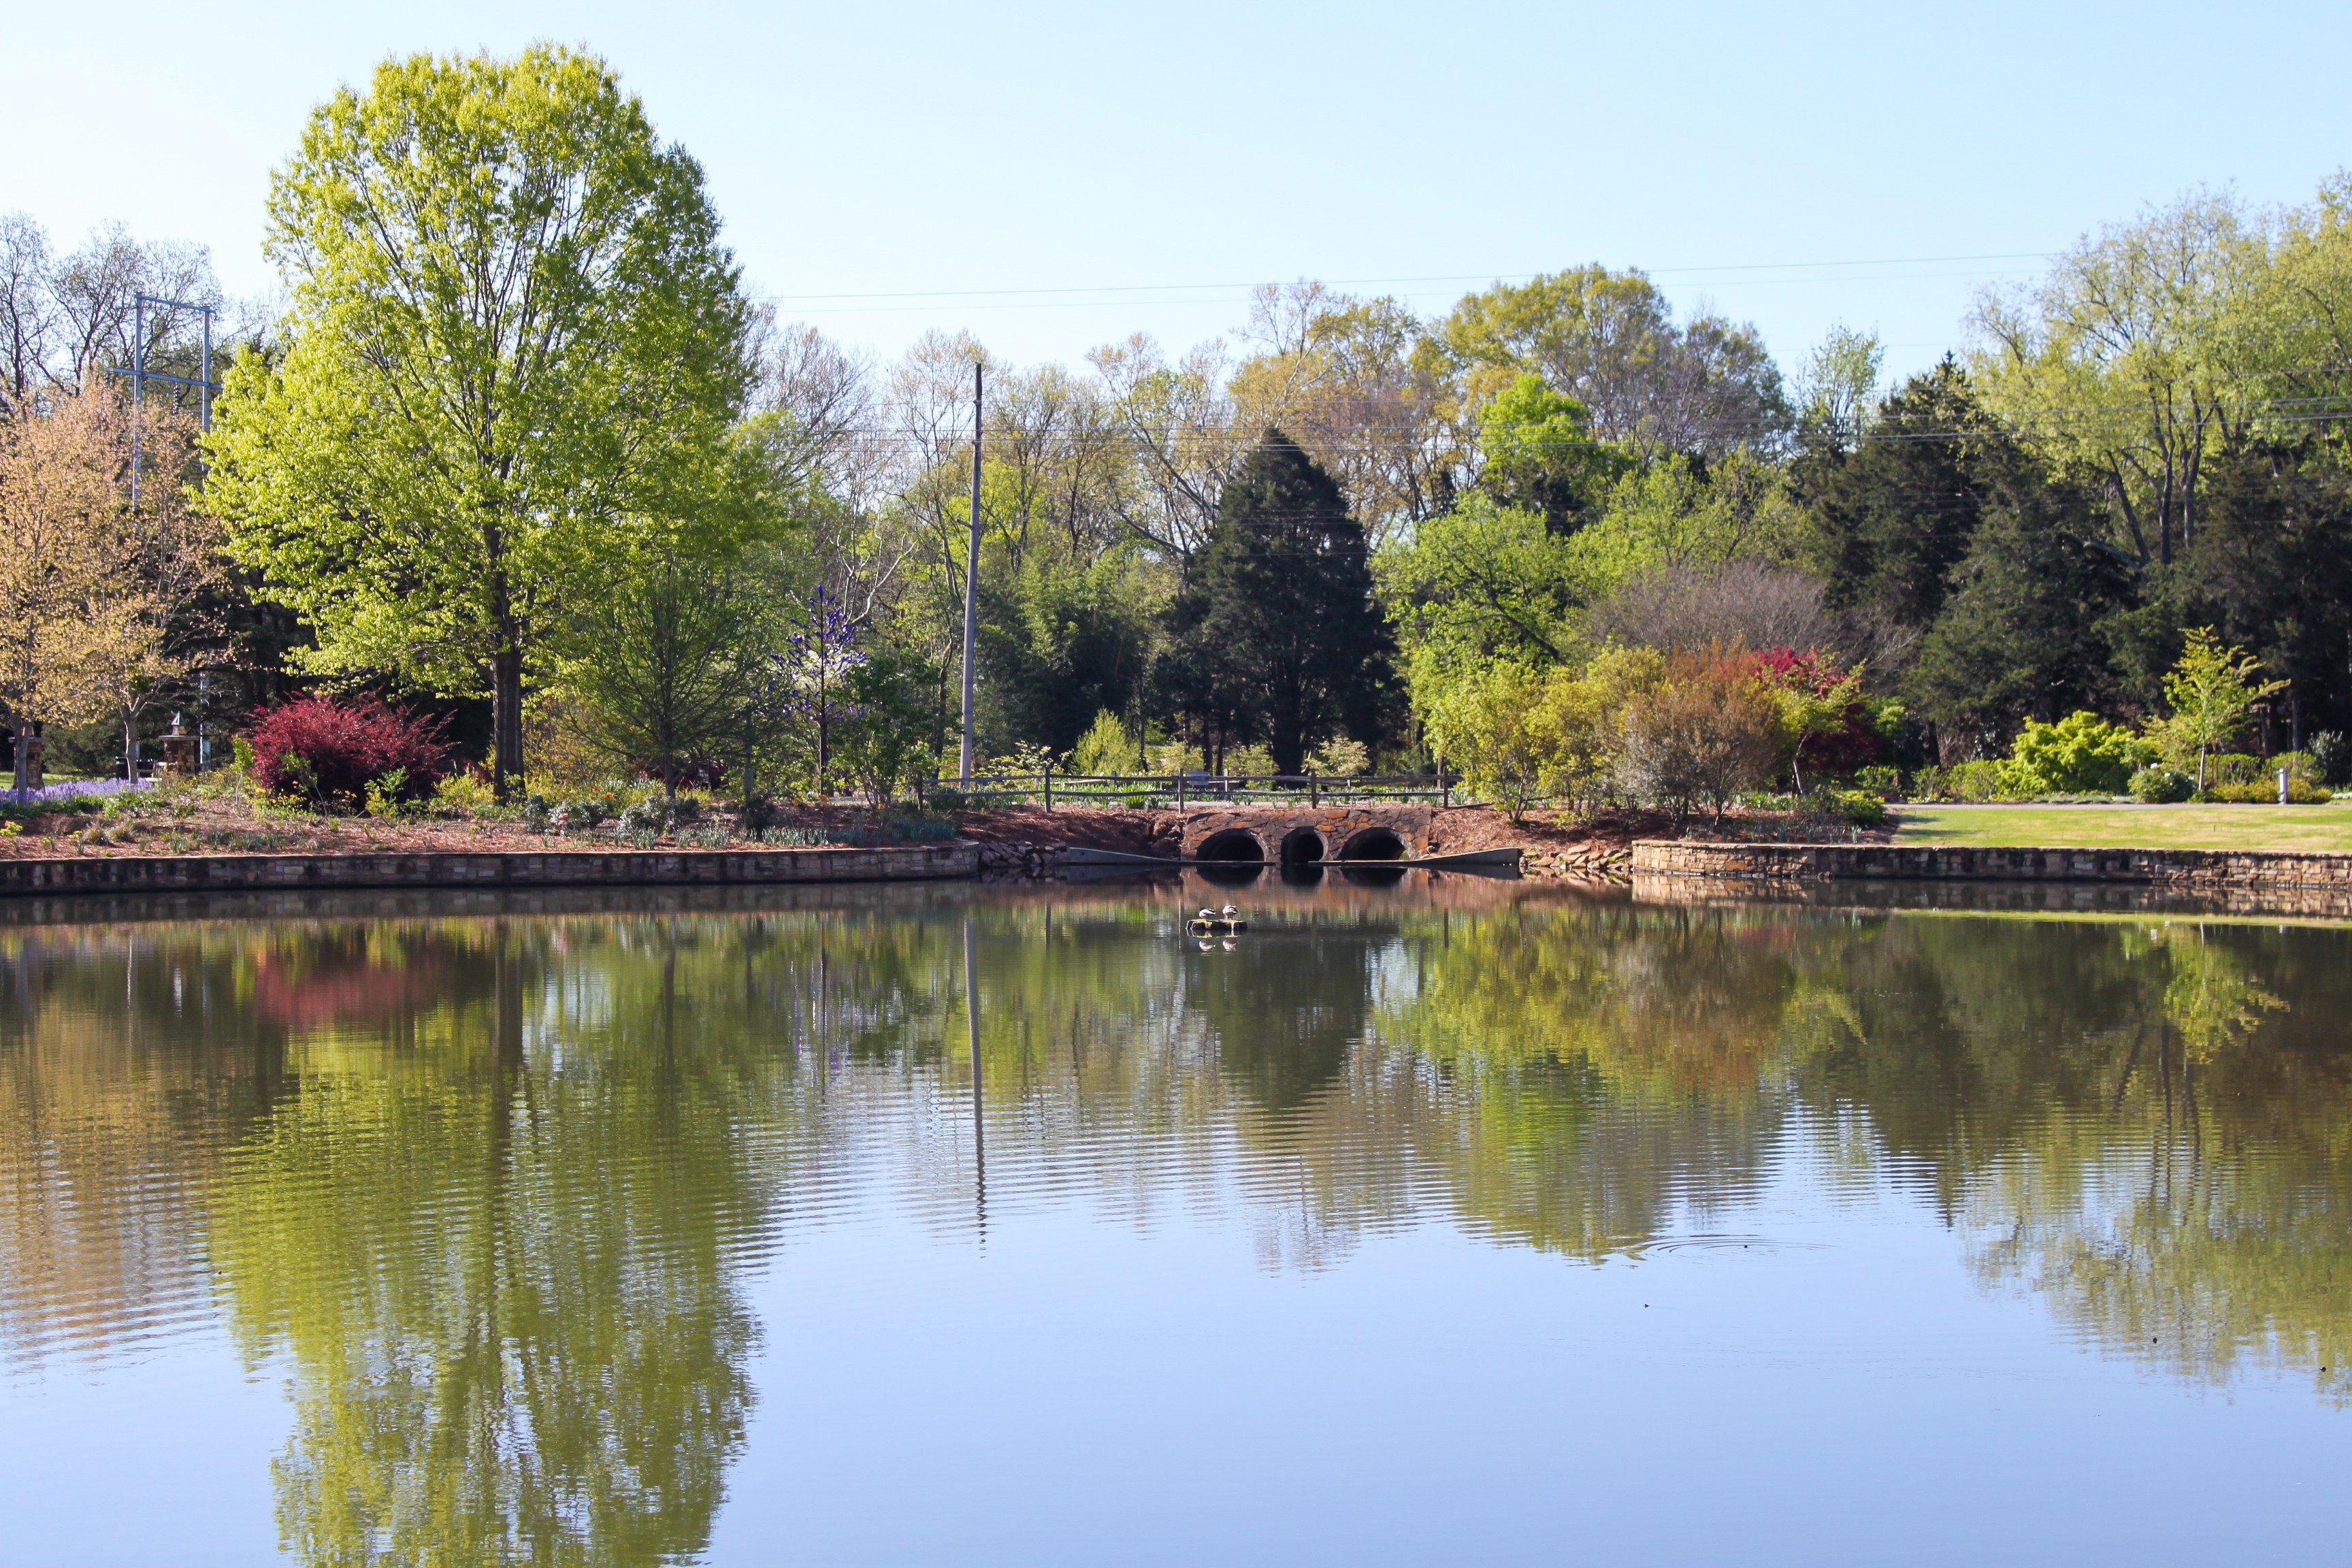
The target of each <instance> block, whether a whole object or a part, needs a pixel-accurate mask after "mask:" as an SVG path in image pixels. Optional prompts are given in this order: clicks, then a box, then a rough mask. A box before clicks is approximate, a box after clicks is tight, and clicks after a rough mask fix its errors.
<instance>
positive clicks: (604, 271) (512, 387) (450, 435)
mask: <svg viewBox="0 0 2352 1568" xmlns="http://www.w3.org/2000/svg"><path fill="white" fill-rule="evenodd" d="M268 248H269V253H270V255H271V257H272V258H273V259H274V260H275V261H276V262H277V263H278V266H279V268H280V269H281V270H282V271H283V273H284V274H285V276H286V279H287V281H288V283H289V287H290V289H291V292H292V296H293V308H292V312H291V316H290V319H289V323H288V327H289V336H290V339H291V346H290V347H289V350H288V351H287V353H286V354H285V356H284V358H283V360H282V361H281V362H278V363H271V362H269V361H267V360H265V359H263V358H261V357H260V356H258V355H252V354H248V355H247V356H245V357H243V358H242V359H240V361H239V362H238V363H236V366H235V367H234V368H233V369H232V370H231V372H230V374H229V376H228V382H227V386H226V392H225V394H224V396H223V398H222V400H221V404H220V408H219V415H218V418H217V421H216V423H215V427H214V430H213V432H212V436H211V439H210V453H211V457H212V460H213V465H214V467H213V471H212V475H211V479H210V481H209V483H208V485H207V498H208V500H209V501H210V503H211V504H212V505H213V506H214V507H215V508H217V509H218V510H219V511H220V512H221V514H222V515H223V516H224V517H225V518H226V519H227V520H228V521H230V522H231V524H232V526H233V529H234V545H235V549H236V552H237V554H238V555H239V557H240V558H241V559H242V560H243V561H245V562H246V563H247V564H249V565H251V566H253V567H256V568H257V569H258V570H259V571H260V572H261V573H262V574H263V576H264V581H265V584H266V587H265V591H266V592H267V593H268V595H271V596H273V597H276V598H278V599H279V600H280V601H281V602H283V603H285V604H287V605H291V606H292V607H294V608H295V609H297V610H299V612H300V613H301V614H302V615H303V616H305V617H306V618H307V619H308V620H309V621H310V624H311V625H312V626H314V627H315V628H316V631H317V634H318V639H319V640H318V647H317V648H316V649H315V650H310V652H309V654H308V658H309V662H310V665H311V667H312V668H320V669H325V670H352V669H363V668H373V669H388V670H394V671H397V672H399V673H400V674H401V675H402V676H404V678H406V679H409V680H411V681H413V682H415V683H416V684H419V685H421V686H425V687H428V688H431V689H436V690H438V691H443V692H447V693H453V694H456V693H473V692H477V691H478V690H480V689H482V688H483V687H484V686H485V685H487V686H488V689H489V692H490V695H491V697H492V699H493V701H494V703H495V705H496V708H497V729H498V732H499V739H498V744H497V748H496V755H495V758H494V762H495V764H496V767H497V771H498V773H499V775H500V777H501V779H502V780H503V779H504V777H505V776H506V775H508V774H509V773H513V772H515V771H516V770H518V769H519V768H520V765H521V761H522V758H521V728H520V717H521V716H520V700H521V691H522V681H523V675H524V666H525V664H526V662H527V661H528V660H530V658H533V657H534V656H535V654H536V652H537V650H538V649H539V648H540V647H541V644H542V642H543V641H544V639H545V638H546V637H547V635H548V633H549V631H550V629H551V626H553V625H554V624H555V616H556V614H557V612H558V610H559V609H560V606H561V605H562V601H563V599H564V596H565V593H566V590H567V588H568V587H570V586H571V585H572V584H576V583H578V582H579V581H581V580H582V579H583V577H586V576H589V575H591V574H599V573H601V572H602V571H603V570H604V567H605V566H606V564H607V563H608V561H609V554H610V552H611V551H612V549H613V548H614V545H615V543H616V540H615V536H614V532H613V529H614V524H615V521H616V520H618V519H620V518H623V517H625V516H628V515H631V514H636V515H640V516H655V517H676V516H683V515H687V514H688V513H691V512H693V511H695V510H698V508H700V507H701V506H702V505H703V504H704V503H705V500H706V491H705V490H704V489H703V488H702V487H703V483H704V481H706V480H707V479H708V477H709V467H710V465H709V460H708V459H709V454H711V453H712V452H714V451H715V450H717V449H718V448H719V446H720V445H721V443H722V442H723V440H724V437H725V436H726V432H727V430H728V428H729V426H730V424H731V422H732V421H733V419H734V417H735V416H736V414H737V413H738V412H739V411H740V408H741V406H742V404H743V400H744V397H745V395H746V393H747V391H748V384H749V377H750V367H749V365H748V363H747V361H746V356H745V353H744V333H745V326H746V311H745V306H744V302H743V300H742V299H741V297H740V293H739V291H738V289H737V272H736V268H735V264H734V260H733V258H732V257H731V256H730V254H729V252H728V251H727V250H726V248H725V247H723V246H721V245H720V244H719V217H718V214H717V212H716V211H715V210H714V209H713V208H712V206H711V204H710V202H709V197H708V196H707V195H706V194H705V192H704V189H703V184H702V174H701V170H700V168H699V167H698V165H697V164H696V163H695V162H694V160H693V159H692V158H690V157H688V155H687V154H686V153H684V152H683V151H681V150H679V149H677V147H674V146H666V145H664V144H662V143H661V142H659V141H658V140H657V139H656V136H655V134H654V132H653V128H652V126H651V125H650V123H648V121H646V115H645V111H644V109H643V107H642V106H641V105H640V104H639V103H638V102H637V100H635V99H634V98H631V97H629V96H627V95H625V93H623V91H622V90H621V88H620V84H619V82H618V80H617V79H615V77H614V73H613V72H612V70H611V69H610V68H608V67H606V66H605V65H604V63H603V62H602V61H600V60H598V59H596V58H593V57H592V56H588V55H584V54H580V53H576V52H573V51H572V50H569V49H565V48H562V47H554V46H550V45H539V46H534V47H531V48H530V49H528V50H526V51H524V52H523V53H522V54H521V55H520V56H518V57H516V58H512V59H504V60H501V59H495V58H490V57H489V56H487V55H476V56H473V57H470V58H435V57H432V56H425V55H417V56H412V57H410V58H405V59H394V60H387V61H386V62H385V63H384V64H383V65H382V66H380V67H378V68H377V69H376V72H375V75H374V77H373V80H372V81H371V83H370V85H369V87H368V89H367V90H366V91H365V92H363V93H362V92H358V91H353V90H351V89H345V90H343V91H341V92H340V93H338V94H336V95H335V97H334V98H332V99H331V100H328V101H327V102H326V103H324V104H322V105H321V106H320V108H319V109H318V110H316V111H314V112H313V114H312V115H311V118H310V124H309V126H308V127H307V128H306V129H305V131H304V132H303V137H302V144H301V148H300V151H299V152H298V153H296V154H295V156H294V157H293V158H292V159H291V160H290V161H289V163H287V165H286V166H285V167H283V168H282V169H280V170H279V171H278V173H277V174H276V176H275V177H274V179H273V181H272V186H271V194H270V204H269V235H268Z"/></svg>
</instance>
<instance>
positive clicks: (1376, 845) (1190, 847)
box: [1179, 805, 1431, 866]
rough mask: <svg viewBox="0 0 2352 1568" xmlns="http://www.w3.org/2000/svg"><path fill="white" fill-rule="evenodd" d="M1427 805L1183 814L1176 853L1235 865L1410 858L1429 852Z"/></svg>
mask: <svg viewBox="0 0 2352 1568" xmlns="http://www.w3.org/2000/svg"><path fill="white" fill-rule="evenodd" d="M1430 819H1431V811H1430V808H1429V807H1427V806H1425V805H1326V806H1315V807H1307V808H1300V807H1297V806H1288V805H1237V806H1224V807H1219V808H1215V809H1209V810H1199V811H1192V812H1187V813H1186V814H1185V816H1184V832H1183V837H1182V840H1181V847H1180V851H1179V852H1180V853H1181V854H1182V855H1183V856H1184V858H1186V859H1188V860H1189V859H1198V860H1229V861H1233V862H1235V863H1237V864H1244V865H1247V864H1260V865H1264V864H1280V865H1286V866H1308V865H1317V864H1320V863H1322V862H1325V861H1331V860H1358V861H1381V860H1411V859H1418V858H1421V857H1423V856H1424V855H1426V854H1428V853H1429V825H1430Z"/></svg>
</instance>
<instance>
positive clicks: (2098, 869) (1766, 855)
mask: <svg viewBox="0 0 2352 1568" xmlns="http://www.w3.org/2000/svg"><path fill="white" fill-rule="evenodd" d="M1633 873H1634V875H1636V876H1657V877H1728V878H1738V879H1743V880H1748V881H1766V882H1815V881H1919V880H1944V881H1978V882H2131V883H2140V884H2148V885H2155V886H2159V887H2176V888H2314V889H2334V890H2338V891H2352V854H2342V853H2328V852H2323V851H2309V852H2284V851H2275V850H2253V849H2045V848H2026V847H2017V848H2008V847H1994V846H1988V845H1949V844H1695V843H1688V842H1685V841H1682V840H1677V839H1663V838H1644V839H1642V840H1641V841H1639V842H1637V843H1636V844H1635V845H1634V846H1633Z"/></svg>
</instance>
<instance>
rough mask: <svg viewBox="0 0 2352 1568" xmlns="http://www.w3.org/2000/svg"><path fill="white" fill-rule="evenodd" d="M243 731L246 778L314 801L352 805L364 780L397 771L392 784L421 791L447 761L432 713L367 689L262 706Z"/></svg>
mask: <svg viewBox="0 0 2352 1568" xmlns="http://www.w3.org/2000/svg"><path fill="white" fill-rule="evenodd" d="M247 740H248V741H249V742H251V744H252V746H253V782H254V783H255V784H258V785H260V786H261V788H262V789H264V790H265V791H267V792H268V793H269V794H271V795H287V796H290V797H292V798H294V799H297V800H301V801H306V802H308V803H310V804H311V805H331V806H341V807H352V806H356V805H360V804H361V802H362V801H363V800H364V799H365V798H366V796H367V792H368V786H369V785H370V784H377V783H378V781H388V780H389V779H390V777H391V775H392V774H393V773H399V774H400V775H401V776H400V779H399V781H398V783H397V784H393V785H392V786H391V787H392V790H393V792H394V794H396V795H398V796H400V797H401V798H408V799H421V798H423V797H425V796H427V795H431V794H432V793H433V789H434V786H435V785H436V784H438V783H439V782H440V779H441V775H442V774H443V773H446V772H447V771H448V768H449V761H450V755H449V746H448V743H447V742H445V741H444V740H443V739H442V738H441V725H440V722H439V721H435V720H426V719H421V718H419V717H417V716H416V715H415V714H413V713H409V712H406V711H404V710H401V709H398V708H394V706H392V704H390V703H388V702H386V701H384V700H383V698H381V697H377V696H374V695H373V694H367V695H362V696H359V697H354V698H348V699H340V700H339V699H336V698H332V697H298V698H295V699H294V700H292V701H290V702H285V703H281V704H279V705H278V707H276V708H272V709H270V710H268V711H267V712H265V713H263V714H262V715H261V717H260V719H259V720H258V721H257V722H256V723H255V724H254V726H253V730H252V732H251V733H250V734H249V735H248V736H247Z"/></svg>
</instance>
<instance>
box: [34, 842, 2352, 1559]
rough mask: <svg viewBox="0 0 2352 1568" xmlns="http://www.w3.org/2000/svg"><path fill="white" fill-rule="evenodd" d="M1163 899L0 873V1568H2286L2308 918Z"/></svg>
mask: <svg viewBox="0 0 2352 1568" xmlns="http://www.w3.org/2000/svg"><path fill="white" fill-rule="evenodd" d="M1202 894H1203V889H1201V888H1199V887H1197V886H1195V887H1191V888H1177V887H1171V888H1165V889H1138V888H1134V887H1102V888H1095V889H1048V890H1001V889H970V888H951V889H831V890H804V891H798V892H793V891H785V890H777V891H774V892H772V893H765V894H756V895H745V894H740V893H739V894H733V895H727V896H723V897H714V898H698V897H693V896H685V895H681V896H680V897H678V898H677V899H675V900H668V904H669V906H670V907H668V908H666V909H664V910H661V911H658V912H646V910H644V908H643V907H642V906H639V907H638V908H637V909H636V910H628V909H626V908H622V907H615V906H614V904H613V903H612V900H604V899H599V898H598V897H595V896H590V895H583V896H582V897H580V898H578V899H576V900H564V899H562V898H560V897H559V898H553V899H541V900H536V901H535V902H534V904H533V905H532V906H531V907H532V908H533V909H535V910H537V911H538V912H530V913H520V914H509V915H505V916H501V917H497V918H485V917H480V916H458V917H436V918H427V917H425V916H419V915H417V914H415V913H413V912H412V913H395V912H389V911H393V910H414V909H415V907H416V905H415V900H405V901H393V900H386V901H382V902H379V903H378V904H376V905H373V906H370V905H362V904H349V903H346V904H342V905H333V904H330V905H327V906H322V907H321V909H320V910H315V911H313V912H311V913H309V914H307V915H303V916H300V917H299V918H298V917H292V916H288V917H282V918H274V919H270V920H266V921H256V920H249V919H248V920H229V919H210V920H198V919H180V920H163V919H156V920H121V921H115V922H113V923H106V924H88V925H72V924H62V923H47V924H44V923H37V921H38V919H39V917H38V916H37V915H35V914H28V913H26V908H27V907H21V906H20V907H19V908H18V909H17V910H15V911H13V913H14V914H15V917H16V921H17V923H15V924H13V925H7V926H0V1519H5V1521H7V1524H6V1526H5V1528H0V1563H76V1562H92V1563H97V1562H122V1561H129V1560H146V1561H163V1560H170V1561H173V1562H180V1563H209V1562H219V1563H250V1562H256V1561H267V1560H268V1558H269V1557H270V1556H271V1555H272V1553H278V1554H280V1555H282V1556H284V1557H287V1558H290V1559H292V1560H295V1561H299V1562H304V1563H361V1562H381V1563H442V1562H446V1563H475V1562H495V1561H503V1560H511V1561H518V1562H544V1563H667V1562H714V1563H793V1562H805V1563H863V1562H871V1563H905V1562H942V1563H948V1562H953V1563H975V1562H1004V1563H1037V1562H1051V1561H1070V1562H1108V1561H1118V1562H1129V1563H1134V1562H1168V1563H1185V1562H1199V1561H1207V1560H1223V1561H1235V1562H1243V1561H1253V1562H1255V1561H1264V1562H1285V1563H1310V1562H1335V1563H1338V1562H1344V1563H1369V1562H1409V1563H1419V1562H1465V1561H1545V1562H1550V1561H1557V1560H1559V1559H1561V1558H1564V1557H1578V1556H1590V1557H1592V1558H1594V1559H1595V1560H1605V1561H1612V1562H1628V1561H1658V1562H1677V1561H1688V1560H1693V1559H1714V1560H1725V1559H1738V1560H1740V1561H1745V1562H1804V1563H1832V1562H1856V1563H1865V1562H1884V1561H1889V1560H1902V1561H1906V1562H1956V1563H1957V1562H1977V1561H1990V1560H2000V1561H2053V1562H2054V1561H2088V1560H2094V1559H2096V1560H2104V1561H2120V1560H2123V1559H2124V1558H2126V1557H2127V1556H2128V1557H2132V1558H2136V1559H2137V1560H2140V1561H2144V1562H2173V1561H2178V1562H2195V1561H2211V1560H2215V1559H2217V1558H2228V1559H2232V1560H2236V1561H2261V1560H2264V1559H2276V1560H2282V1561H2284V1560H2297V1561H2314V1560H2318V1559H2321V1558H2326V1557H2328V1556H2330V1555H2331V1554H2337V1553H2340V1552H2341V1546H2340V1542H2341V1533H2340V1524H2341V1521H2342V1518H2343V1514H2344V1507H2345V1504H2346V1502H2347V1497H2348V1496H2352V1482H2347V1474H2352V1472H2347V1465H2346V1460H2347V1458H2352V1442H2347V1438H2352V1422H2347V1405H2352V1369H2347V1358H2352V1149H2347V1142H2352V1137H2348V1136H2347V1128H2352V1115H2347V1112H2352V1038H2347V1026H2346V1020H2347V1018H2352V931H2347V930H2345V929H2342V928H2328V927H2319V926H2293V925H2290V926H2286V927H2278V926H2274V925H2261V924H2250V923H2229V922H2208V923H2204V924H2202V925H2200V924H2199V923H2198V922H2195V921H2159V920H2154V919H2147V920H2097V921H2066V920H2051V919H2018V918H1996V917H1990V916H1964V915H1951V914H1926V913H1914V914H1901V913H1897V914H1874V915H1868V916H1853V915H1847V914H1841V913H1837V912H1834V911H1829V910H1812V909H1801V908H1789V907H1769V906H1754V907H1722V908H1683V907H1674V906H1661V905H1654V904H1643V903H1636V902H1633V901H1630V900H1626V899H1624V898H1622V896H1620V897H1579V896H1576V895H1572V894H1569V893H1564V892H1561V891H1559V890H1558V889H1549V890H1548V889H1532V888H1523V887H1515V886H1510V885H1504V884H1495V883H1483V882H1466V883H1465V882H1460V881H1445V882H1441V883H1438V884H1437V885H1435V886H1433V885H1432V884H1431V883H1430V882H1429V881H1426V880H1420V879H1415V880H1412V881H1408V882H1406V883H1403V884H1402V885H1400V886H1398V887H1394V888H1386V889H1381V888H1350V887H1345V886H1337V885H1335V886H1328V887H1323V888H1297V887H1294V888H1283V887H1280V886H1278V885H1276V884H1274V883H1272V882H1270V881H1269V882H1268V883H1265V884H1263V885H1260V886H1255V887H1253V888H1251V889H1248V891H1247V892H1246V893H1244V894H1243V895H1242V896H1241V899H1242V901H1244V903H1245V904H1246V905H1247V906H1248V907H1249V908H1250V910H1251V912H1252V913H1253V915H1254V916H1255V925H1254V927H1253V929H1252V931H1250V932H1249V933H1248V934H1247V935H1246V936H1244V937H1243V938H1240V939H1238V940H1235V941H1234V942H1231V943H1230V944H1226V943H1211V944H1210V946H1209V949H1208V951H1205V952H1203V951H1202V949H1201V947H1200V945H1199V944H1198V943H1195V942H1192V941H1190V940H1188V939H1186V938H1185V937H1184V936H1183V935H1182V933H1181V915H1182V913H1183V912H1185V911H1186V910H1187V909H1188V908H1189V907H1190V906H1191V905H1192V903H1193V902H1195V901H1197V900H1199V899H1200V898H1201V897H1202ZM1226 896H1231V895H1230V894H1228V893H1226V892H1225V891H1224V890H1223V889H1219V890H1218V898H1217V900H1216V901H1223V898H1224V897H1226ZM246 907H247V908H248V909H249V908H250V907H251V906H246ZM967 934H969V937H970V944H969V950H968V949H967V942H966V937H967ZM968 951H969V955H970V959H971V964H972V969H973V973H974V974H975V975H976V979H977V984H978V989H979V994H980V996H981V1006H980V1009H979V1039H980V1044H981V1068H982V1070H981V1073H980V1085H979V1090H978V1097H977V1098H978V1104H977V1106H975V1103H974V1099H975V1097H974V1085H973V1076H972V1071H971V1057H970V1051H969V1047H968V1041H969V1039H970V1038H971V1035H970V1028H969V1026H970V1022H971V1018H970V1015H968V1014H967V1012H966V1010H965V1002H964V996H965V989H966V984H967V973H966V963H967V952H968ZM976 1121H977V1126H978V1129H979V1130H980V1131H981V1132H982V1134H983V1136H982V1138H980V1139H977V1140H976V1138H975V1122H976Z"/></svg>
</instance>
